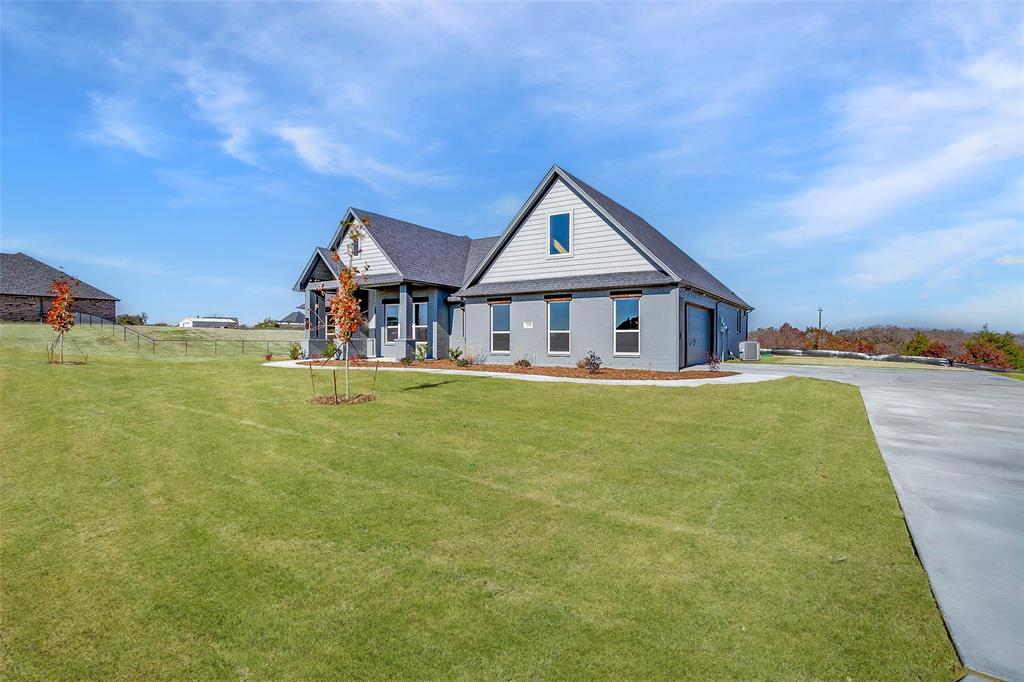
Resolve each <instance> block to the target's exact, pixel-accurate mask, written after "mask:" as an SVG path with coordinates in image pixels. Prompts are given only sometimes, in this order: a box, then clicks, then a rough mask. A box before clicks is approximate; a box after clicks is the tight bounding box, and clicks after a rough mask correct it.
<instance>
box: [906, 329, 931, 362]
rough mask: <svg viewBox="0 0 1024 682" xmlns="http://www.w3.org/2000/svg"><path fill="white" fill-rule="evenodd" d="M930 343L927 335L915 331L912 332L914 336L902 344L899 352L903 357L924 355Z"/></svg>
mask: <svg viewBox="0 0 1024 682" xmlns="http://www.w3.org/2000/svg"><path fill="white" fill-rule="evenodd" d="M931 342H932V340H931V339H929V338H928V335H927V334H925V333H924V332H922V331H916V332H914V335H913V336H911V337H910V340H909V341H907V342H906V343H905V344H903V347H902V348H901V349H900V352H901V353H902V354H903V355H918V356H920V355H924V354H925V351H927V350H928V346H929V345H930V344H931Z"/></svg>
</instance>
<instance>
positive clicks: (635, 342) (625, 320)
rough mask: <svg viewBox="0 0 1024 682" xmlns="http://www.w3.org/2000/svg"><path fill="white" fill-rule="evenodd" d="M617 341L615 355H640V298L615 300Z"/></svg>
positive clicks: (615, 342)
mask: <svg viewBox="0 0 1024 682" xmlns="http://www.w3.org/2000/svg"><path fill="white" fill-rule="evenodd" d="M613 302H614V304H615V305H614V309H615V334H614V336H615V340H614V346H613V350H612V353H613V355H640V297H639V296H630V297H628V298H626V297H621V298H615V299H613Z"/></svg>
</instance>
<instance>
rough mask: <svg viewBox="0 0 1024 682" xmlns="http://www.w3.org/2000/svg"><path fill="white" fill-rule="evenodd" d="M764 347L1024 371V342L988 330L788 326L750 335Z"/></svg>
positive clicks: (877, 326)
mask: <svg viewBox="0 0 1024 682" xmlns="http://www.w3.org/2000/svg"><path fill="white" fill-rule="evenodd" d="M750 336H751V339H752V340H754V341H757V342H758V343H760V344H761V346H762V347H764V348H790V349H798V350H807V349H813V348H817V349H821V350H840V351H853V352H856V353H872V354H874V353H892V354H900V355H918V356H924V357H932V358H949V359H952V360H955V361H956V362H963V363H967V364H972V365H986V366H989V367H1014V368H1016V369H1021V370H1024V345H1022V342H1024V338H1022V337H1021V336H1020V335H1017V336H1015V335H1014V334H1011V333H1010V332H1004V333H1002V334H998V333H996V332H993V331H990V330H989V328H988V326H985V327H983V328H982V329H981V331H978V332H966V331H964V330H962V329H916V328H913V327H900V326H898V325H875V326H872V327H858V328H855V329H840V330H838V331H831V330H828V329H818V328H817V327H807V328H806V329H803V330H801V329H798V328H797V327H794V326H793V325H791V324H789V323H788V322H787V323H785V324H783V325H781V326H779V327H766V328H762V329H758V330H757V331H755V332H752V333H751V335H750Z"/></svg>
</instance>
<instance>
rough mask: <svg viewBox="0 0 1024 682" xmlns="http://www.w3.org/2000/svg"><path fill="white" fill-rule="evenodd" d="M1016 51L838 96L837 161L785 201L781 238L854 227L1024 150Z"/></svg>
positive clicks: (803, 238)
mask: <svg viewBox="0 0 1024 682" xmlns="http://www.w3.org/2000/svg"><path fill="white" fill-rule="evenodd" d="M1022 91H1024V71H1022V70H1021V69H1020V65H1019V62H1018V60H1015V59H1012V58H1010V57H1007V56H1004V55H1001V54H998V53H991V54H986V55H984V56H982V57H980V58H975V59H971V60H970V61H968V62H966V63H964V64H962V65H961V66H960V68H958V69H957V73H956V76H955V77H954V78H952V79H940V80H938V81H937V82H933V83H924V84H922V83H890V84H886V85H881V86H873V87H869V88H865V89H859V90H854V91H852V92H850V93H847V94H846V95H844V96H842V97H840V98H838V100H837V102H836V108H837V110H838V111H839V115H840V119H841V122H840V125H839V128H838V132H839V135H840V140H841V143H840V144H841V149H842V150H843V151H842V152H841V159H842V160H841V161H839V162H838V163H837V164H836V165H834V166H832V167H830V168H829V169H828V170H827V171H825V172H824V173H823V174H822V175H821V176H820V177H819V178H818V179H816V180H815V181H814V182H813V184H812V185H811V186H810V187H808V188H806V189H803V190H801V191H800V192H799V193H797V194H796V195H794V196H792V197H790V198H789V199H786V200H785V201H783V202H782V203H781V204H779V209H780V210H781V212H782V213H783V215H786V216H788V217H789V218H790V219H791V220H792V222H793V223H795V225H794V226H793V227H790V228H787V229H784V230H781V231H778V232H776V233H775V234H774V235H773V236H774V238H775V239H776V240H777V241H779V242H782V243H784V244H806V243H808V242H810V241H815V240H820V239H826V238H831V237H836V236H839V235H846V234H850V233H853V232H856V231H859V230H862V229H864V228H867V227H870V226H872V225H873V224H876V223H877V221H879V220H880V219H881V218H883V217H887V216H889V215H891V214H892V213H893V212H895V211H896V210H898V209H900V208H902V207H905V206H907V205H909V204H912V203H913V202H915V201H920V200H922V199H923V198H925V197H929V196H932V195H934V193H936V192H938V191H940V190H944V189H946V188H949V187H951V186H954V185H955V184H956V183H958V182H963V181H965V180H967V179H970V178H973V177H975V176H977V175H978V174H979V173H980V172H981V171H983V170H985V169H989V168H992V167H994V166H996V165H997V164H999V163H1000V162H1003V161H1006V160H1008V159H1013V158H1020V157H1021V156H1022V155H1024V135H1022V131H1021V126H1020V93H1021V92H1022Z"/></svg>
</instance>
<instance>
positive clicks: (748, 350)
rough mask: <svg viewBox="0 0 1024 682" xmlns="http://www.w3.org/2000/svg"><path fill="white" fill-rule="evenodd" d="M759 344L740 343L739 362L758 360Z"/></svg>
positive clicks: (752, 342)
mask: <svg viewBox="0 0 1024 682" xmlns="http://www.w3.org/2000/svg"><path fill="white" fill-rule="evenodd" d="M760 359H761V344H759V343H758V342H757V341H741V342H740V360H760Z"/></svg>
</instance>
